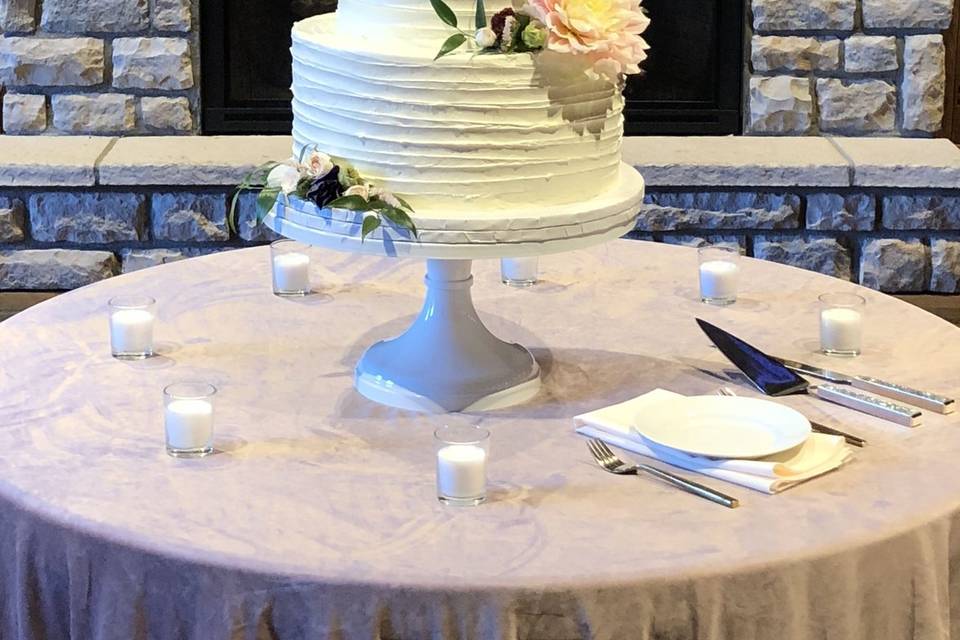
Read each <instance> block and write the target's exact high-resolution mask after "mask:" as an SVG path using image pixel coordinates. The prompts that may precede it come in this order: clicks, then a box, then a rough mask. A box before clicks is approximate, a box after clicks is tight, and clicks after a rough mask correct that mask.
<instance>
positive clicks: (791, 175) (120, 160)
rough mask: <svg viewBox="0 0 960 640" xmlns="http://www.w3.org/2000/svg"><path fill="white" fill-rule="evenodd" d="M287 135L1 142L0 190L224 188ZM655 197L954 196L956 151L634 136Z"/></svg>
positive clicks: (277, 153) (943, 144)
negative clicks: (819, 192) (713, 193)
mask: <svg viewBox="0 0 960 640" xmlns="http://www.w3.org/2000/svg"><path fill="white" fill-rule="evenodd" d="M290 149H291V139H290V137H288V136H192V137H186V136H170V137H157V136H144V137H128V138H110V137H76V136H64V137H55V136H44V137H39V136H37V137H33V136H31V137H27V136H0V158H2V159H0V186H2V187H38V186H43V187H46V186H121V185H127V186H129V185H138V186H167V187H169V186H183V187H191V186H229V185H233V184H236V183H237V182H239V181H240V180H241V179H242V178H243V177H244V176H245V175H246V174H247V173H248V172H249V171H250V170H252V169H253V168H255V167H256V166H258V165H260V164H262V163H264V162H267V161H269V160H280V159H283V158H286V157H288V156H289V154H290ZM623 155H624V160H625V161H626V162H628V163H630V164H633V165H634V166H635V167H637V169H639V170H640V172H641V173H642V174H643V176H644V178H645V179H646V181H647V185H648V186H649V187H652V188H670V187H738V186H742V187H751V188H782V187H851V186H871V187H894V188H913V189H918V188H919V189H923V188H931V189H942V188H948V189H955V188H960V150H958V149H957V148H956V147H955V146H953V145H952V144H951V143H950V142H949V141H946V140H942V139H940V140H938V139H904V138H856V139H851V138H817V137H740V136H728V137H700V136H691V137H660V136H657V137H631V138H626V139H624V144H623Z"/></svg>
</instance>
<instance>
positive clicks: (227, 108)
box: [200, 0, 744, 135]
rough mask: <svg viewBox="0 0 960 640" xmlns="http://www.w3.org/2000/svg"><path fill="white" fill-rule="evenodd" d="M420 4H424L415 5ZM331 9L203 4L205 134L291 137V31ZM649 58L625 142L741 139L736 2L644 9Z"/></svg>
mask: <svg viewBox="0 0 960 640" xmlns="http://www.w3.org/2000/svg"><path fill="white" fill-rule="evenodd" d="M424 2H427V0H424ZM336 4H337V0H281V1H280V2H276V1H273V0H246V1H245V2H236V1H231V0H203V1H202V7H201V9H202V11H201V25H200V39H201V48H202V53H201V91H202V97H201V100H202V103H201V106H202V109H203V120H202V130H203V133H204V134H207V135H214V134H248V133H275V134H284V133H289V132H290V123H291V120H292V115H291V111H290V82H291V77H290V51H289V46H290V27H291V25H292V24H293V23H294V22H295V21H296V20H301V19H303V18H306V17H309V16H312V15H317V14H321V13H327V12H330V11H334V10H335V9H336ZM643 4H644V6H645V7H646V9H647V11H648V12H649V14H650V17H651V21H652V22H651V26H650V28H649V29H648V31H647V33H646V36H645V37H646V39H647V41H648V42H649V43H650V47H651V49H650V57H649V58H648V59H647V61H646V63H645V64H644V68H645V69H646V72H645V73H644V74H643V75H642V76H636V77H631V78H630V79H629V81H628V83H627V88H626V92H625V95H626V98H627V109H626V132H627V134H628V135H651V134H657V135H694V134H704V135H723V134H731V133H740V130H741V120H742V119H741V113H740V110H741V100H740V95H741V82H742V71H743V58H742V56H743V52H742V47H743V42H742V41H743V19H744V16H743V10H744V9H743V6H744V3H743V0H644V3H643Z"/></svg>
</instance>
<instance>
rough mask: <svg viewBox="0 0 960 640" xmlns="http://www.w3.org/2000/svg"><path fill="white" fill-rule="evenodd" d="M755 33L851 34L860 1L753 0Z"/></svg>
mask: <svg viewBox="0 0 960 640" xmlns="http://www.w3.org/2000/svg"><path fill="white" fill-rule="evenodd" d="M752 7H753V28H754V30H755V31H759V32H764V31H809V30H826V31H851V30H852V29H853V26H854V20H853V18H854V12H855V11H856V8H857V2H856V0H804V1H803V2H797V0H752Z"/></svg>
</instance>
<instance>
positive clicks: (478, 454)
mask: <svg viewBox="0 0 960 640" xmlns="http://www.w3.org/2000/svg"><path fill="white" fill-rule="evenodd" d="M433 435H434V441H435V444H436V454H437V499H439V500H440V502H443V503H444V504H449V505H455V506H474V505H478V504H480V503H481V502H483V501H484V500H486V499H487V457H488V456H489V454H490V432H489V431H488V430H486V429H483V428H480V427H467V426H458V425H450V426H443V427H440V428H439V429H437V430H436V431H435V432H434V434H433Z"/></svg>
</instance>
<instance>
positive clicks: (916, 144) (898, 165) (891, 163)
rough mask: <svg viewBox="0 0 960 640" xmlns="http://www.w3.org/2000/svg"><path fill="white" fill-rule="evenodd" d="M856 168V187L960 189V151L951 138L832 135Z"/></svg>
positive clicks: (854, 170) (854, 176)
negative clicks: (845, 136)
mask: <svg viewBox="0 0 960 640" xmlns="http://www.w3.org/2000/svg"><path fill="white" fill-rule="evenodd" d="M831 140H832V141H833V143H834V144H836V145H837V148H838V149H839V150H840V151H841V153H843V155H844V156H845V157H846V158H847V159H848V160H849V161H850V164H851V166H852V167H853V186H857V187H899V188H929V189H933V188H941V189H957V188H960V150H958V149H957V147H956V146H955V145H954V144H953V143H952V142H950V141H949V140H946V139H943V138H940V139H932V140H931V139H926V140H925V139H917V138H832V139H831Z"/></svg>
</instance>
